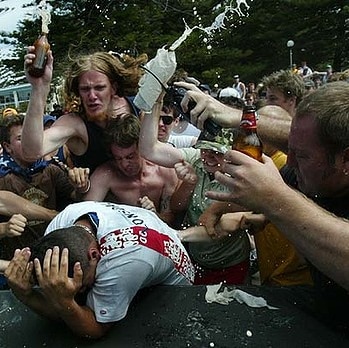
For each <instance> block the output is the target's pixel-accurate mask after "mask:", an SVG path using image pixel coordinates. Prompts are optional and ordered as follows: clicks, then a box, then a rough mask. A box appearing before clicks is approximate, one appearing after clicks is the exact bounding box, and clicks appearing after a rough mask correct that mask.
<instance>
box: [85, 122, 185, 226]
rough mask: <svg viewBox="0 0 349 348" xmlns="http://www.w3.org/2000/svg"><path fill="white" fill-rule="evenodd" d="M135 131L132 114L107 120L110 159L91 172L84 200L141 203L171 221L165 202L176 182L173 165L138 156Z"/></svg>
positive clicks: (138, 123) (138, 127)
mask: <svg viewBox="0 0 349 348" xmlns="http://www.w3.org/2000/svg"><path fill="white" fill-rule="evenodd" d="M139 134H140V121H139V119H138V118H137V117H136V116H134V115H126V116H124V117H123V118H122V119H116V120H112V121H111V122H110V123H109V125H108V129H107V130H106V133H105V138H106V139H105V141H106V144H107V148H108V149H110V152H111V155H112V157H113V159H111V160H109V161H107V162H106V163H104V164H102V165H100V166H99V167H97V169H96V170H95V172H94V173H93V174H92V176H91V188H90V190H89V191H88V193H87V194H86V195H85V196H84V200H94V201H103V200H108V201H111V202H115V203H122V204H129V205H134V206H141V207H143V208H146V209H149V210H153V211H156V212H158V213H159V215H160V217H161V218H162V219H163V220H164V221H166V222H167V223H169V224H171V223H172V222H173V219H174V215H173V214H172V212H171V211H170V208H169V202H170V198H171V196H172V193H173V192H174V190H175V188H176V186H177V183H178V179H177V175H176V173H175V170H174V169H173V168H165V167H161V166H158V165H155V164H153V163H151V162H149V161H147V160H145V159H144V158H142V157H141V156H140V154H139V151H138V140H139ZM108 193H111V194H112V197H110V195H108ZM106 197H108V198H107V199H106Z"/></svg>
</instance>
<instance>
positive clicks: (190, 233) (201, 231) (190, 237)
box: [178, 226, 212, 242]
mask: <svg viewBox="0 0 349 348" xmlns="http://www.w3.org/2000/svg"><path fill="white" fill-rule="evenodd" d="M178 237H179V239H180V240H181V241H182V242H211V241H212V239H211V237H210V236H209V235H208V233H207V231H206V227H205V226H194V227H189V228H187V229H185V230H180V231H178Z"/></svg>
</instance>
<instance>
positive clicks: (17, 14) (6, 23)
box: [0, 0, 35, 59]
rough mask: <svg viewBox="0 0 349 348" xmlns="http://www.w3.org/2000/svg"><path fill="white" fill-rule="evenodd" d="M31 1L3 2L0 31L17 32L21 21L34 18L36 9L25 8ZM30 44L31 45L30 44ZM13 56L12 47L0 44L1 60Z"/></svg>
mask: <svg viewBox="0 0 349 348" xmlns="http://www.w3.org/2000/svg"><path fill="white" fill-rule="evenodd" d="M30 2H32V1H31V0H3V1H1V2H0V9H1V11H0V31H1V32H12V31H14V30H16V28H17V24H18V22H19V21H20V20H22V19H24V18H27V19H31V18H33V14H34V10H35V7H34V6H31V7H26V8H23V5H25V4H29V3H30ZM28 44H29V43H28ZM9 55H11V45H4V44H0V59H1V58H6V57H7V56H9Z"/></svg>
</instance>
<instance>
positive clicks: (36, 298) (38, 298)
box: [13, 289, 59, 320]
mask: <svg viewBox="0 0 349 348" xmlns="http://www.w3.org/2000/svg"><path fill="white" fill-rule="evenodd" d="M13 293H14V295H15V296H16V297H17V298H18V300H20V301H21V302H23V303H24V304H25V305H26V306H28V307H29V308H30V309H31V310H33V311H34V312H35V313H37V314H39V315H42V316H44V317H46V318H48V319H51V320H58V319H59V316H58V315H57V312H56V311H55V310H54V309H53V308H52V306H51V305H50V304H49V303H48V301H47V300H46V298H45V296H44V295H43V294H42V293H41V291H40V290H39V289H33V290H32V292H31V293H30V294H29V295H22V294H19V293H16V292H15V291H13Z"/></svg>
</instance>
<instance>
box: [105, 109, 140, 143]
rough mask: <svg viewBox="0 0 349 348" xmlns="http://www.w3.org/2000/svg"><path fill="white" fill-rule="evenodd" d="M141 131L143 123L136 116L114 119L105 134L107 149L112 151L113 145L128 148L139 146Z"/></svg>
mask: <svg viewBox="0 0 349 348" xmlns="http://www.w3.org/2000/svg"><path fill="white" fill-rule="evenodd" d="M140 131H141V123H140V120H139V118H138V117H137V116H135V115H132V114H126V115H123V116H122V117H120V118H113V119H111V120H110V121H109V122H108V126H107V128H106V130H105V132H104V135H105V139H104V141H105V144H106V148H107V149H110V146H111V145H116V146H119V147H122V148H128V147H130V146H132V145H133V144H138V141H139V134H140Z"/></svg>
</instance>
